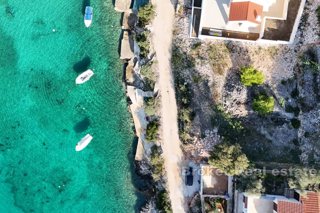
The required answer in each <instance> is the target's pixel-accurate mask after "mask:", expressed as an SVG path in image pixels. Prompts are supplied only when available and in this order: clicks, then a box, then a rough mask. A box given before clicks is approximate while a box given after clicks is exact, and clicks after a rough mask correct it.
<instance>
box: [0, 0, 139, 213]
mask: <svg viewBox="0 0 320 213" xmlns="http://www.w3.org/2000/svg"><path fill="white" fill-rule="evenodd" d="M103 2H105V3H103ZM82 4H83V3H82V1H78V0H68V1H63V0H57V1H43V0H33V1H30V0H29V1H27V0H0V73H1V81H0V91H1V92H2V94H1V95H0V102H1V107H0V212H10V213H11V212H12V213H15V212H133V211H134V207H135V204H136V200H137V196H136V194H135V190H134V188H133V185H132V175H131V168H130V160H131V159H130V158H131V157H132V156H131V154H132V153H131V152H132V149H131V143H132V140H133V135H132V133H131V131H130V130H131V125H130V122H129V115H128V112H127V109H126V102H125V97H124V91H123V87H122V85H121V75H122V73H121V64H120V61H119V60H118V53H117V48H118V37H119V33H120V27H119V18H120V15H119V14H116V13H115V12H114V11H113V6H112V3H111V0H110V1H102V0H96V1H91V5H92V6H93V7H94V22H93V25H92V27H91V28H89V29H86V28H85V27H84V24H83V17H82V9H83V5H82ZM86 68H93V69H94V72H95V75H94V76H93V77H92V78H91V80H90V81H88V82H87V83H85V84H83V85H78V86H76V85H75V83H74V79H75V78H76V76H77V75H78V73H79V72H81V71H83V70H85V69H86ZM86 133H91V134H92V135H93V137H94V139H93V141H92V142H91V143H90V145H89V146H88V147H87V148H86V149H85V150H83V151H82V152H80V153H77V152H75V151H74V148H75V145H76V143H77V141H78V140H79V139H81V138H82V137H83V136H84V135H85V134H86Z"/></svg>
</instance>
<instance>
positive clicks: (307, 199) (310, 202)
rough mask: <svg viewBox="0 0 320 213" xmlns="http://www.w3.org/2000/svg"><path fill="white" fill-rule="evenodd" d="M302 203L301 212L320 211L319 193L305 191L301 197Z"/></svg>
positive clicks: (311, 212) (312, 212)
mask: <svg viewBox="0 0 320 213" xmlns="http://www.w3.org/2000/svg"><path fill="white" fill-rule="evenodd" d="M300 200H301V202H302V204H303V213H314V212H320V193H319V192H307V195H306V196H302V197H301V199H300Z"/></svg>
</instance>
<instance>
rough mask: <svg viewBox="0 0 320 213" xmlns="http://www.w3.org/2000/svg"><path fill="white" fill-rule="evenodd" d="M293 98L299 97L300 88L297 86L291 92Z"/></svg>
mask: <svg viewBox="0 0 320 213" xmlns="http://www.w3.org/2000/svg"><path fill="white" fill-rule="evenodd" d="M290 95H291V98H297V97H299V90H298V88H295V89H294V90H292V92H291V94H290Z"/></svg>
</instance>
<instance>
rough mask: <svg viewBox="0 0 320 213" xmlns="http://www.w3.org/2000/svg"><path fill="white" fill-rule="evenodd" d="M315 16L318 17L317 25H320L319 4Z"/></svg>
mask: <svg viewBox="0 0 320 213" xmlns="http://www.w3.org/2000/svg"><path fill="white" fill-rule="evenodd" d="M316 13H317V18H318V25H320V6H318V8H317V9H316Z"/></svg>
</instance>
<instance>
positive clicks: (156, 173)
mask: <svg viewBox="0 0 320 213" xmlns="http://www.w3.org/2000/svg"><path fill="white" fill-rule="evenodd" d="M150 163H151V166H152V178H153V180H154V182H157V181H159V180H161V177H162V176H163V174H164V161H163V158H162V157H161V148H160V147H158V146H153V147H152V150H151V159H150Z"/></svg>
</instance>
